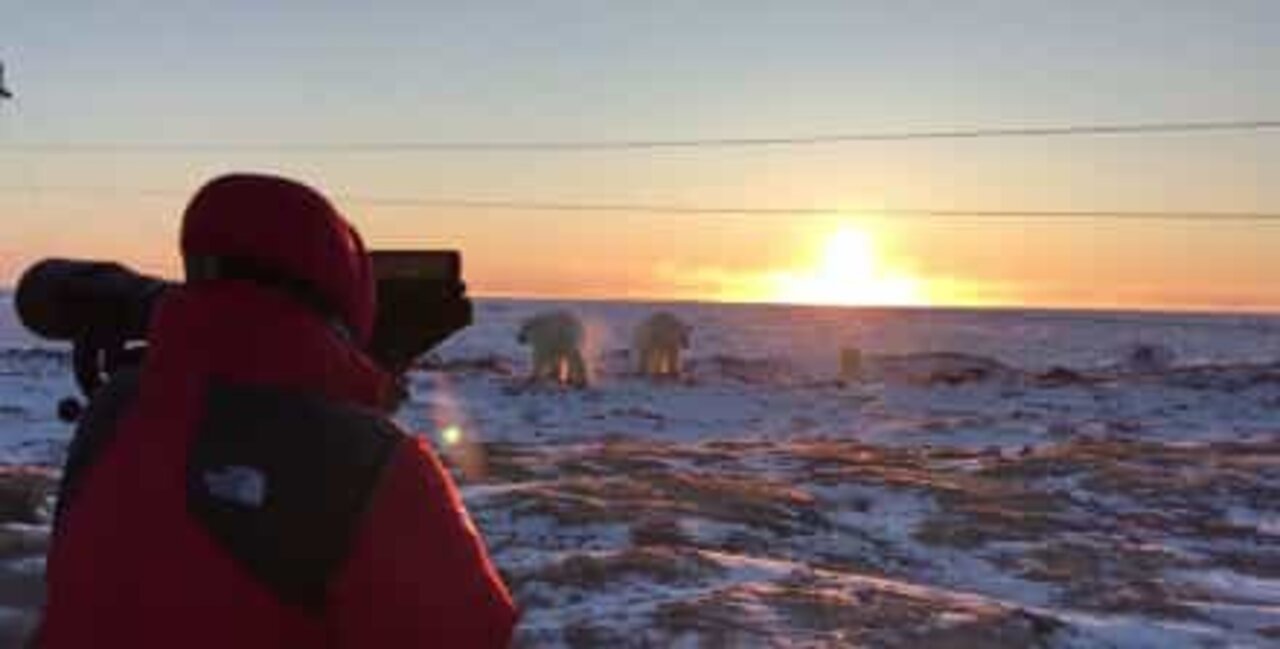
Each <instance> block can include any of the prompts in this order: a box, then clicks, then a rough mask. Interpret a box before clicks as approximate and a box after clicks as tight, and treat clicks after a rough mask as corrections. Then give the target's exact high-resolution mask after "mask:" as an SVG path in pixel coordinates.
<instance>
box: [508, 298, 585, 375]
mask: <svg viewBox="0 0 1280 649" xmlns="http://www.w3.org/2000/svg"><path fill="white" fill-rule="evenodd" d="M584 337H585V336H584V329H583V327H582V321H581V320H579V319H578V317H577V316H575V315H573V314H572V313H570V312H568V311H563V310H556V311H546V312H543V313H539V314H536V315H534V316H532V317H530V318H528V319H526V320H525V321H524V323H522V324H521V325H520V333H519V334H518V335H517V336H516V342H518V343H520V344H521V345H530V346H532V347H533V373H532V376H531V378H532V379H533V380H535V381H536V380H541V379H551V380H553V381H555V382H556V383H560V384H563V385H572V386H574V387H585V386H586V385H587V365H586V363H585V362H584V361H583V360H582V343H583V339H584Z"/></svg>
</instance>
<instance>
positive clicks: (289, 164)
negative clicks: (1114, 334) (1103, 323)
mask: <svg viewBox="0 0 1280 649" xmlns="http://www.w3.org/2000/svg"><path fill="white" fill-rule="evenodd" d="M20 4H22V3H20ZM137 4H138V10H137V11H136V12H134V14H135V15H133V16H132V18H131V19H130V20H121V19H120V15H119V13H118V10H117V9H114V8H112V7H111V6H110V4H109V3H86V4H85V5H84V6H82V7H77V8H75V9H71V8H68V7H64V6H62V5H61V4H59V3H25V4H22V6H20V7H15V8H14V9H13V10H12V11H7V12H6V14H5V42H4V43H3V45H2V46H0V58H2V59H3V60H4V62H5V64H6V66H5V70H6V76H7V79H6V81H7V83H8V84H9V85H10V86H11V87H12V88H13V89H14V91H15V93H16V96H17V100H16V101H14V102H9V103H5V104H2V105H0V286H3V285H8V284H11V283H12V282H13V281H14V279H15V278H16V276H17V274H18V273H19V272H20V271H21V269H22V268H23V267H25V265H27V264H29V263H31V262H32V261H33V260H35V259H37V258H39V257H43V256H49V255H64V256H75V257H91V258H111V259H119V260H122V261H125V262H128V263H132V264H136V265H140V266H141V267H143V268H146V269H149V270H154V271H157V272H165V273H169V274H172V273H173V271H174V270H175V269H176V268H177V267H178V264H177V258H176V230H177V220H178V215H179V214H180V213H181V210H182V206H183V202H184V198H185V197H186V196H189V195H190V194H191V193H192V192H193V191H194V190H195V189H196V187H197V186H198V185H199V184H200V183H202V182H204V181H206V180H208V179H209V178H210V177H212V176H213V175H216V174H218V173H223V172H227V171H275V172H279V173H283V174H286V175H290V176H293V177H296V178H299V179H302V180H306V181H309V182H312V183H314V184H316V185H317V186H319V187H321V188H322V189H323V190H325V191H326V192H329V193H331V194H333V195H337V196H340V197H358V196H363V197H444V198H465V199H482V200H483V199H498V200H516V201H550V202H562V203H601V202H605V203H628V202H629V203H646V204H682V205H707V206H718V205H730V206H745V207H751V208H776V207H796V208H804V209H806V210H820V211H822V213H823V214H827V216H816V217H815V216H787V215H783V214H778V215H769V216H760V215H756V216H732V215H707V214H700V215H678V214H645V215H639V214H619V213H597V214H590V213H582V212H573V213H557V212H545V211H544V212H512V211H461V210H447V209H427V208H423V207H410V206H400V207H396V206H391V205H386V204H375V203H367V202H361V201H356V200H344V199H339V201H338V202H339V203H340V204H341V206H342V207H343V208H344V210H345V211H346V212H347V213H348V214H349V215H350V217H351V218H352V220H353V221H355V222H356V223H357V225H358V226H359V227H360V228H361V230H362V231H363V232H364V233H365V235H366V238H367V239H368V240H370V241H371V242H372V243H373V244H374V245H380V246H419V245H431V246H449V247H457V248H461V249H462V250H463V251H464V254H465V258H466V264H467V269H468V279H469V280H470V285H471V287H472V288H473V290H474V291H475V292H476V293H477V294H483V295H512V296H521V295H523V296H543V297H588V298H649V299H704V300H715V299H732V300H751V301H777V300H796V299H799V300H805V301H824V300H825V301H830V302H839V303H848V302H853V303H868V302H882V301H887V302H892V303H903V302H910V303H915V302H920V303H927V304H937V305H1002V306H1006V305H1007V306H1034V307H1122V308H1177V309H1223V308H1225V309H1244V310H1277V309H1280V282H1276V281H1275V280H1276V278H1277V277H1280V256H1278V255H1277V254H1276V251H1277V250H1280V224H1269V223H1257V222H1254V223H1250V222H1231V223H1212V222H1201V223H1186V222H1183V223H1164V222H1141V223H1121V222H1116V221H1106V220H1098V221H1074V222H1046V221H1034V220H1025V219H1024V220H1002V221H992V220H988V221H982V220H973V219H906V218H883V217H878V216H876V214H877V209H888V210H893V209H912V208H929V209H942V210H947V209H978V210H1016V209H1030V210H1140V211H1155V210H1166V211H1169V210H1174V211H1215V212H1226V211H1277V210H1280V177H1277V172H1278V171H1280V147H1278V146H1276V144H1277V142H1280V132H1277V131H1268V132H1255V133H1234V134H1226V133H1218V134H1203V133H1202V134H1196V135H1150V134H1149V135H1144V136H1141V137H1090V138H1049V139H1035V138H1027V139H1000V138H996V139H973V140H948V141H913V142H863V143H846V144H840V145H830V146H808V147H762V148H728V149H699V150H679V151H646V150H633V151H608V152H605V151H595V152H573V153H559V154H555V153H552V154H543V153H534V154H531V153H529V152H492V151H488V152H470V153H466V152H459V151H445V152H405V151H400V152H395V151H393V152H377V153H375V152H369V151H364V152H360V151H342V150H325V149H324V146H323V145H325V144H332V143H342V142H374V143H377V142H383V143H401V142H406V141H409V142H412V141H426V142H430V141H437V142H438V141H473V142H474V141H493V140H516V141H531V140H532V141H536V140H557V141H563V140H572V141H584V140H585V141H591V140H645V139H684V138H736V137H770V136H804V135H809V134H824V133H826V134H831V133H877V132H881V133H883V132H904V131H921V130H924V131H934V130H947V129H967V128H982V127H991V126H994V127H1009V126H1015V127H1016V126H1051V125H1064V124H1089V123H1133V122H1162V121H1174V122H1185V121H1192V122H1194V121H1212V120H1220V119H1268V118H1271V119H1274V118H1275V117H1276V116H1277V115H1280V85H1277V83H1276V80H1277V76H1276V75H1275V70H1276V69H1277V68H1280V39H1276V38H1275V30H1274V25H1275V24H1276V21H1277V19H1280V5H1278V4H1277V3H1274V2H1263V1H1261V0H1224V1H1223V2H1213V3H1209V2H1201V1H1199V0H1168V1H1167V2H1161V3H1137V2H1135V3H1115V2H1109V1H1103V0H1096V1H1093V0H1080V1H1078V2H1060V3H1028V4H1026V5H1020V4H1018V3H1009V2H997V1H996V0H973V1H972V2H964V3H943V2H940V3H925V4H927V5H928V6H927V7H925V6H924V5H921V6H920V7H916V8H915V9H914V10H912V9H909V8H904V7H903V6H902V3H898V2H883V3H875V2H866V3H861V2H859V3H850V2H843V1H839V0H831V1H829V2H828V1H823V0H814V1H813V2H807V3H802V4H803V6H800V5H799V4H795V3H792V4H795V6H792V4H788V3H776V2H751V1H749V0H735V1H734V2H711V1H708V2H700V3H683V2H679V3H677V2H670V3H668V2H662V1H660V0H654V2H644V3H586V4H583V3H555V2H552V3H546V5H545V6H543V4H542V3H539V5H538V8H537V9H536V10H535V9H533V8H531V7H529V6H525V5H523V4H520V3H514V5H519V6H514V5H513V6H507V5H506V4H503V5H502V6H501V7H497V6H488V5H486V4H485V3H472V4H467V3H463V4H459V5H457V6H456V7H453V6H451V7H449V8H447V9H446V8H440V7H435V6H433V5H429V4H428V3H421V2H407V1H400V2H387V3H379V8H378V10H377V11H369V10H367V9H366V8H363V7H360V6H356V5H352V4H350V3H345V4H344V3H334V4H331V5H330V4H321V3H312V2H307V3H302V2H280V3H248V4H246V3H176V2H154V3H137ZM473 4H474V6H472V5H473ZM144 5H145V6H144ZM853 35H856V37H854V36H853ZM113 142H114V143H126V144H147V143H152V144H155V143H170V144H173V143H178V144H179V146H177V147H175V148H174V149H173V150H172V151H170V152H163V153H155V152H152V153H138V152H130V151H122V150H112V149H111V148H110V147H107V148H106V149H105V150H102V151H98V152H96V153H66V152H63V153H61V154H42V153H35V152H31V151H29V150H22V149H21V148H20V147H19V146H17V145H22V144H31V143H71V144H76V143H79V144H85V143H88V144H93V143H113ZM181 143H197V144H198V143H214V144H235V143H240V144H250V145H258V146H257V148H253V147H249V148H245V149H236V150H217V149H216V148H210V147H200V146H193V147H187V148H184V147H183V146H181ZM264 143H266V144H264ZM270 143H284V144H289V143H294V144H302V145H304V146H303V148H302V149H293V150H289V147H280V148H278V149H274V148H273V147H272V146H271V144H270ZM308 144H319V145H321V147H319V148H318V149H311V150H305V149H306V145H308ZM11 145H14V146H11ZM339 148H341V147H339ZM85 188H98V190H95V191H88V192H85V191H71V190H73V189H80V190H83V189H85ZM104 189H105V190H106V191H102V190H104ZM37 190H38V191H37ZM139 190H160V194H159V195H151V196H139V195H138V191H139ZM841 228H845V231H855V232H859V233H861V234H857V235H853V237H854V238H859V237H862V238H864V239H865V245H864V244H861V243H859V244H854V247H855V248H856V247H859V246H861V247H863V248H868V249H869V251H870V252H865V253H859V254H858V255H852V256H853V257H854V258H852V259H837V260H836V261H834V262H833V261H831V260H830V259H827V258H826V257H824V251H825V250H826V248H827V247H828V246H829V245H830V244H831V241H832V238H833V237H834V238H835V239H836V240H839V239H840V237H842V236H843V237H844V238H846V239H848V238H849V236H850V235H839V234H838V233H839V232H841V231H842V230H841ZM848 245H849V244H847V243H846V249H848ZM859 255H860V257H861V259H859V258H857V257H858V256H859ZM837 257H839V255H837ZM895 287H896V288H895ZM904 296H907V297H909V298H910V299H906V298H905V297H904Z"/></svg>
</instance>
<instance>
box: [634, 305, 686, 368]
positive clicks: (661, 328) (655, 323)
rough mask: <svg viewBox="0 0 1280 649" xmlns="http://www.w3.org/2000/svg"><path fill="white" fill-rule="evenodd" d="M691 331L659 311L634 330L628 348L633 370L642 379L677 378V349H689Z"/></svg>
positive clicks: (678, 319) (670, 316)
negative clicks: (649, 377) (643, 377)
mask: <svg viewBox="0 0 1280 649" xmlns="http://www.w3.org/2000/svg"><path fill="white" fill-rule="evenodd" d="M691 331H692V328H691V327H689V325H687V324H685V323H684V322H683V321H681V320H680V318H677V317H676V316H675V315H673V314H671V313H668V312H666V311H659V312H657V313H655V314H653V315H651V316H649V317H648V318H646V319H645V320H644V321H643V322H641V323H640V325H639V326H637V327H636V330H635V334H634V337H633V343H634V346H633V348H632V350H633V353H634V354H635V359H636V371H638V372H639V373H640V374H642V375H644V376H651V377H675V376H679V375H680V350H682V349H688V348H689V334H690V333H691Z"/></svg>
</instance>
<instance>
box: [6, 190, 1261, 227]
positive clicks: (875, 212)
mask: <svg viewBox="0 0 1280 649" xmlns="http://www.w3.org/2000/svg"><path fill="white" fill-rule="evenodd" d="M0 192H3V193H26V194H34V195H37V196H39V195H44V194H64V195H81V196H83V195H88V196H123V197H135V198H148V199H161V198H163V199H174V198H177V199H186V198H188V197H190V196H191V192H189V191H179V190H171V189H126V188H113V187H66V186H60V187H59V186H49V187H20V186H7V187H6V186H0ZM332 197H333V198H334V200H336V201H338V202H341V203H351V204H362V205H381V206H387V207H419V208H434V209H455V210H491V211H512V212H580V213H581V212H586V213H627V214H654V215H708V216H832V215H836V214H863V215H870V216H884V217H898V218H955V219H967V218H978V219H1009V220H1016V219H1037V220H1136V221H1280V212H1270V211H1213V210H1049V209H950V208H947V209H944V208H892V207H890V208H830V207H752V206H733V205H690V204H678V203H671V204H664V203H633V202H561V201H541V200H522V199H490V198H452V197H393V196H371V195H360V194H332Z"/></svg>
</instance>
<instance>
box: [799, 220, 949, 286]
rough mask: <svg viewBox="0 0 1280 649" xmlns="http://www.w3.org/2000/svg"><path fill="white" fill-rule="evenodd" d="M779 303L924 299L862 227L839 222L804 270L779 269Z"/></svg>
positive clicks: (905, 274) (912, 281) (909, 276)
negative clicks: (789, 270)
mask: <svg viewBox="0 0 1280 649" xmlns="http://www.w3.org/2000/svg"><path fill="white" fill-rule="evenodd" d="M775 284H776V286H775V290H774V294H775V296H776V298H777V299H778V300H779V301H782V302H791V303H796V304H826V305H840V306H919V305H923V304H925V303H926V299H925V295H924V290H923V287H922V284H921V282H920V281H919V280H917V279H916V278H914V277H912V276H911V275H909V274H907V273H905V272H902V271H900V270H898V269H895V268H892V267H891V266H890V265H889V264H887V263H886V262H885V261H884V260H883V259H881V258H880V255H879V254H878V248H877V245H876V241H875V239H874V238H873V237H872V235H871V234H870V233H869V232H867V231H866V230H864V229H862V228H859V227H857V226H854V225H847V224H846V225H842V226H840V227H839V228H838V229H837V230H835V232H833V233H831V234H830V235H828V236H827V237H826V238H825V243H824V245H823V246H822V247H821V251H820V253H819V254H818V255H816V259H814V260H813V262H812V263H811V265H810V268H808V269H806V270H803V271H800V272H784V273H779V274H778V276H777V277H776V282H775Z"/></svg>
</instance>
